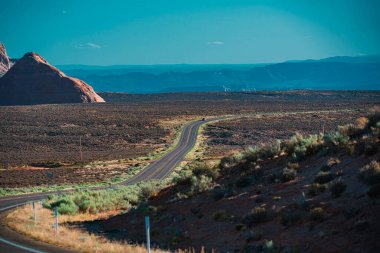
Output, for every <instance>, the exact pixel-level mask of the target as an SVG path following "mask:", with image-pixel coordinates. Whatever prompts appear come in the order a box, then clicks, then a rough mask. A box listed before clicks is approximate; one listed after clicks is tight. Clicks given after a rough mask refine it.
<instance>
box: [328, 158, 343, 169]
mask: <svg viewBox="0 0 380 253" xmlns="http://www.w3.org/2000/svg"><path fill="white" fill-rule="evenodd" d="M338 164H340V160H339V159H338V158H335V157H331V158H329V160H327V163H326V165H327V166H330V167H333V166H335V165H338Z"/></svg>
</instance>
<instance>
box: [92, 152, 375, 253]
mask: <svg viewBox="0 0 380 253" xmlns="http://www.w3.org/2000/svg"><path fill="white" fill-rule="evenodd" d="M330 158H338V159H339V160H340V161H341V163H340V164H338V165H335V166H334V167H333V168H332V170H331V172H332V173H333V174H339V175H340V178H341V179H343V180H344V182H345V183H346V184H347V190H346V192H345V193H344V194H343V195H342V196H341V197H340V198H335V197H333V196H332V195H331V193H330V191H329V190H326V191H324V192H322V193H320V194H318V195H317V196H308V195H307V192H308V190H309V189H310V185H311V184H312V183H313V180H314V178H315V176H316V175H317V173H318V172H319V171H320V168H321V166H322V165H323V164H325V163H326V162H327V161H328V159H330ZM379 159H380V154H379V152H378V153H377V154H374V155H371V156H366V155H358V156H354V157H352V156H348V155H347V154H346V153H345V152H342V153H337V154H329V155H326V156H319V155H316V156H313V157H311V158H310V159H308V160H306V161H304V162H300V163H299V165H300V169H299V170H298V173H297V177H296V179H294V180H291V181H289V182H286V183H273V182H271V181H270V175H271V174H272V173H277V172H279V171H281V170H282V169H283V168H284V167H285V166H286V164H287V162H288V159H286V158H279V159H276V160H273V161H267V162H264V163H263V164H262V168H263V169H264V171H265V174H264V178H263V179H262V180H260V183H255V184H253V185H251V186H248V187H245V188H236V189H235V191H236V192H235V193H234V194H233V196H231V197H225V198H222V199H220V200H216V199H214V198H213V194H212V192H208V193H207V192H206V193H203V194H199V195H196V196H194V197H192V198H190V199H182V200H176V201H175V200H174V199H175V194H174V193H173V189H170V188H169V189H167V190H165V191H163V192H161V193H160V195H159V196H157V197H155V198H153V199H152V200H151V202H150V203H149V204H150V206H151V207H150V209H151V210H156V211H155V213H154V214H151V230H152V232H151V233H152V236H151V237H152V239H151V240H152V242H153V244H154V245H157V246H159V247H161V248H170V249H178V248H180V249H189V248H194V249H195V250H196V251H197V252H200V249H201V248H202V247H205V249H206V250H207V251H210V250H211V249H214V250H216V252H261V251H262V250H263V245H266V244H267V243H269V242H270V241H272V243H273V245H274V246H275V247H276V249H281V250H282V251H281V252H378V250H379V249H380V242H379V240H378V233H379V232H380V212H379V211H380V205H379V201H378V200H369V197H368V196H367V195H366V191H367V187H366V186H365V185H364V184H363V183H361V182H360V181H359V180H358V178H357V174H358V172H359V169H360V168H361V167H363V166H364V165H366V164H368V163H369V162H371V161H373V160H379ZM228 173H229V174H228V175H227V174H226V176H225V177H222V179H220V180H218V181H217V184H218V185H220V186H221V187H226V186H228V185H230V184H233V183H234V182H236V180H238V179H239V178H240V177H241V175H240V174H239V173H236V174H235V173H232V172H228ZM231 173H232V174H231ZM174 192H175V191H174ZM302 194H305V195H306V199H307V203H308V207H307V209H303V208H301V207H300V205H301V204H300V203H301V202H302V201H301V200H302V199H303V197H302ZM255 207H264V208H266V209H267V210H271V211H273V213H276V214H275V215H274V217H273V218H272V219H271V220H269V221H266V222H263V223H259V224H256V225H253V226H248V225H247V226H245V225H244V226H243V225H242V224H243V220H244V217H245V215H247V214H248V213H249V211H250V210H252V209H253V208H255ZM314 208H321V210H322V211H321V214H320V216H318V217H317V218H313V216H311V211H310V210H312V209H314ZM285 212H288V215H289V217H288V219H289V220H290V221H292V220H293V219H294V223H291V222H290V223H287V224H286V223H284V222H283V220H282V219H283V218H282V214H283V213H285ZM218 214H219V216H218V217H221V218H219V219H217V218H216V217H217V215H218ZM292 215H297V219H296V218H294V217H295V216H292ZM85 227H86V228H87V229H89V230H90V231H93V232H94V231H96V230H97V231H98V232H100V233H101V234H102V235H104V236H107V237H108V238H110V239H116V240H129V241H133V242H140V243H141V242H143V241H144V238H145V231H144V212H130V213H127V214H123V215H119V216H116V217H113V218H110V219H109V220H106V221H100V222H92V223H87V224H85Z"/></svg>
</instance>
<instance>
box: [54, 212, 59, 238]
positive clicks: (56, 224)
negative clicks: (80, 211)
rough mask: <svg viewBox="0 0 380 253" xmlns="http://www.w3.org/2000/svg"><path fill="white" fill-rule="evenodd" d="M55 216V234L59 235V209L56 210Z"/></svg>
mask: <svg viewBox="0 0 380 253" xmlns="http://www.w3.org/2000/svg"><path fill="white" fill-rule="evenodd" d="M54 214H55V232H56V233H57V234H58V207H55V208H54Z"/></svg>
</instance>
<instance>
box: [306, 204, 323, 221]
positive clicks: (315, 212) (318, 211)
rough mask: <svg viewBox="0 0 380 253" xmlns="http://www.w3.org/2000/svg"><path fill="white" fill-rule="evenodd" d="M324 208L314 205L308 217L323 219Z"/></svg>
mask: <svg viewBox="0 0 380 253" xmlns="http://www.w3.org/2000/svg"><path fill="white" fill-rule="evenodd" d="M323 216H324V210H323V208H322V207H315V208H313V209H311V210H310V212H309V218H310V219H311V220H313V221H320V220H322V219H323Z"/></svg>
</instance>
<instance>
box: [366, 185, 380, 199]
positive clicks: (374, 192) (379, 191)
mask: <svg viewBox="0 0 380 253" xmlns="http://www.w3.org/2000/svg"><path fill="white" fill-rule="evenodd" d="M367 195H368V196H369V197H371V198H378V197H380V184H374V185H371V186H370V187H369V190H368V192H367Z"/></svg>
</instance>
